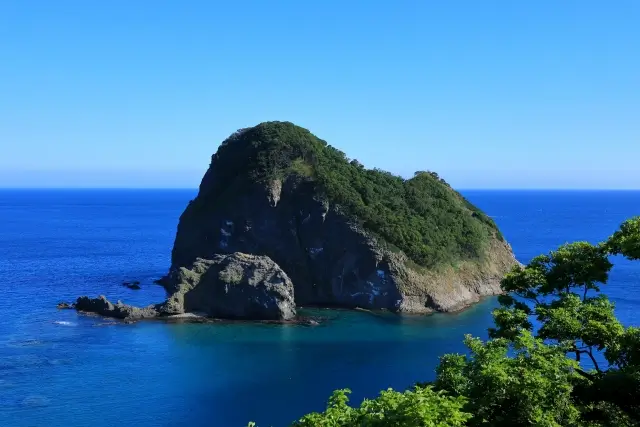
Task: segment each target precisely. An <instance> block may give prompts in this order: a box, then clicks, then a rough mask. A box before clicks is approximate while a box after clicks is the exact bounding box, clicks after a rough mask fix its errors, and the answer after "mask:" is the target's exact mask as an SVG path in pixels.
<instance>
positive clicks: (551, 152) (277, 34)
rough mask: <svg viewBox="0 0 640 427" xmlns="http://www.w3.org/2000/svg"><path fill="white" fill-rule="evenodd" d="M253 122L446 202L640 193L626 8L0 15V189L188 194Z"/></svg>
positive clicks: (267, 6) (178, 8)
mask: <svg viewBox="0 0 640 427" xmlns="http://www.w3.org/2000/svg"><path fill="white" fill-rule="evenodd" d="M266 120H286V121H292V122H294V123H296V124H299V125H301V126H303V127H306V128H308V129H310V130H311V131H312V132H313V133H315V134H316V135H318V136H319V137H321V138H323V139H325V140H327V141H328V142H329V143H330V144H332V145H334V146H336V147H338V148H340V149H341V150H342V151H344V152H346V153H347V155H349V156H350V157H352V158H357V159H358V160H360V161H361V162H362V163H364V164H365V165H366V166H367V167H380V168H383V169H387V170H390V171H392V172H394V173H397V174H401V175H411V174H412V173H413V172H414V171H416V170H426V169H428V170H434V171H437V172H438V173H439V174H440V175H441V176H443V177H444V178H445V179H447V180H448V181H449V182H451V183H452V184H453V185H454V186H456V187H458V188H478V187H480V188H551V187H553V188H640V167H639V164H638V163H639V160H640V1H637V0H629V1H623V0H614V1H602V0H601V1H589V0H581V1H569V0H563V1H558V0H546V1H545V0H536V1H533V0H529V1H512V0H504V1H493V0H484V1H476V0H469V1H455V0H447V1H427V0H422V1H401V0H393V1H391V0H389V1H384V2H383V1H375V0H367V1H356V0H340V1H330V0H322V1H319V0H318V1H310V0H309V1H303V0H296V1H278V0H272V1H266V0H255V1H239V0H234V1H224V2H223V1H214V0H211V1H188V0H182V1H178V0H175V1H163V0H154V1H145V0H135V1H133V0H108V1H106V0H103V1H97V0H96V1H87V0H75V1H71V0H56V1H51V0H41V1H36V0H2V1H0V186H4V187H23V186H32V187H48V186H70V187H87V186H88V187H92V186H96V187H105V186H106V187H195V186H197V185H198V184H199V181H200V177H201V176H202V174H203V173H204V171H205V170H206V168H207V166H208V164H209V160H210V156H211V154H212V153H213V152H214V151H215V150H216V148H217V146H218V145H219V143H220V142H221V141H222V140H223V139H224V138H225V137H226V136H228V135H229V134H230V133H232V132H233V131H235V130H236V129H238V128H242V127H247V126H252V125H255V124H257V123H259V122H262V121H266Z"/></svg>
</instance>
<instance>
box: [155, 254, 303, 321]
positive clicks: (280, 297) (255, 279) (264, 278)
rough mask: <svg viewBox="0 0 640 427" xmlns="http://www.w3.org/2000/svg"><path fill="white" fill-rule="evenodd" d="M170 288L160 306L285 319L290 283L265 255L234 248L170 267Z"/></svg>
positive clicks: (290, 306)
mask: <svg viewBox="0 0 640 427" xmlns="http://www.w3.org/2000/svg"><path fill="white" fill-rule="evenodd" d="M173 276H174V277H172V282H173V283H174V285H173V286H174V293H173V295H171V296H170V297H169V299H168V300H167V301H166V303H165V304H163V305H162V306H161V311H162V312H163V313H165V314H170V315H175V314H181V313H185V312H202V313H206V314H207V315H208V316H210V317H216V318H223V319H251V320H290V319H292V318H294V317H295V315H296V307H295V301H294V296H293V293H294V291H293V283H291V280H290V279H289V277H288V276H287V274H286V273H285V272H284V271H283V270H282V269H281V268H280V267H279V266H278V265H277V264H276V263H275V262H273V261H272V260H271V259H270V258H269V257H266V256H257V255H248V254H243V253H234V254H229V255H214V256H213V257H212V258H211V259H201V258H198V259H197V260H196V261H195V262H194V263H193V265H191V267H190V268H181V269H179V270H177V271H175V272H174V275H173Z"/></svg>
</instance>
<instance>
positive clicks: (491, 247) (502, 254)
mask: <svg viewBox="0 0 640 427" xmlns="http://www.w3.org/2000/svg"><path fill="white" fill-rule="evenodd" d="M287 126H293V125H290V124H288V125H287ZM240 138H242V136H240ZM233 143H234V141H231V142H229V143H228V144H233ZM228 151H229V150H227V152H228ZM219 153H220V151H219V152H218V153H217V154H216V155H214V156H213V159H212V163H211V166H210V168H209V170H208V171H207V173H206V174H205V176H204V177H203V180H202V183H201V185H200V190H199V194H198V196H197V197H196V199H194V200H193V201H191V202H190V203H189V205H188V206H187V208H186V210H185V211H184V213H183V214H182V216H181V217H180V222H179V225H178V230H177V234H176V239H175V243H174V247H173V251H172V267H171V270H170V273H169V275H168V276H167V277H166V278H165V280H164V281H163V284H164V285H165V286H166V287H167V289H168V290H169V291H170V292H175V291H176V289H177V288H178V284H179V282H181V281H184V277H182V276H181V275H180V273H179V272H180V271H182V269H183V268H187V269H191V270H193V267H192V266H196V264H197V263H198V262H202V261H197V260H198V259H214V258H215V257H216V256H217V255H216V254H225V253H234V252H242V253H247V254H255V255H262V256H267V257H269V258H271V259H272V260H273V261H274V262H275V263H277V265H279V266H280V267H281V268H282V270H284V272H286V274H287V275H288V276H289V277H290V278H291V280H292V281H293V284H294V287H295V299H296V303H297V304H298V305H321V306H339V307H347V308H354V307H362V308H367V309H387V310H391V311H396V312H412V313H429V312H433V311H453V310H458V309H461V308H464V307H465V306H467V305H469V304H471V303H474V302H476V301H478V300H479V298H480V297H482V296H485V295H495V294H497V293H499V292H500V280H501V278H502V277H503V275H504V274H505V273H506V272H507V271H508V270H509V269H510V268H511V267H512V266H513V265H515V264H516V260H515V258H514V256H513V253H512V251H511V248H510V247H509V245H508V244H507V243H506V242H504V241H503V240H502V239H501V238H498V237H497V230H488V231H487V233H488V235H490V237H488V238H487V243H486V245H485V249H484V252H485V253H484V254H483V256H482V257H481V258H480V259H477V260H473V261H464V260H461V261H460V262H457V263H455V267H454V266H453V265H443V266H441V267H439V268H437V269H427V268H423V267H420V266H418V265H416V264H415V263H413V262H411V261H410V260H409V258H408V257H407V256H406V255H405V254H404V253H403V252H402V251H399V250H391V249H390V248H391V246H389V245H387V244H384V243H385V242H382V241H380V240H379V238H378V237H377V236H376V235H374V234H373V233H371V232H369V231H368V230H367V229H366V228H365V227H364V226H363V225H361V224H360V223H359V222H358V221H357V218H354V217H353V216H350V215H347V214H346V213H345V212H344V210H343V209H342V207H341V206H340V205H339V204H337V203H334V201H333V200H331V199H330V198H328V197H327V196H326V195H325V193H324V192H323V191H321V190H319V187H318V185H317V182H314V179H313V178H312V177H305V176H302V175H300V174H289V175H284V176H281V177H278V178H275V179H271V180H256V181H255V182H251V183H250V184H247V182H248V180H247V179H246V177H242V176H241V175H240V172H238V174H239V175H238V176H234V175H233V174H232V173H231V172H230V171H229V170H224V171H223V172H220V170H222V169H224V168H225V166H224V165H225V164H228V163H225V162H229V161H230V160H229V159H226V158H225V157H224V156H223V155H221V154H219ZM251 155H253V154H251ZM232 172H233V171H232ZM239 183H241V184H239ZM443 191H451V192H452V191H453V190H452V189H450V188H449V187H447V188H446V189H443ZM463 213H464V214H468V215H472V213H471V212H470V211H468V212H467V211H465V212H463ZM492 233H493V234H492ZM233 300H234V301H237V299H236V298H235V297H234V299H233Z"/></svg>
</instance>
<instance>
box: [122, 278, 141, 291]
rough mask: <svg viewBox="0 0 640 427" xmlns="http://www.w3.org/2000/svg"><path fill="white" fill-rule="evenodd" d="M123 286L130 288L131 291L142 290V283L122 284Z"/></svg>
mask: <svg viewBox="0 0 640 427" xmlns="http://www.w3.org/2000/svg"><path fill="white" fill-rule="evenodd" d="M122 286H124V287H126V288H129V289H133V290H134V291H137V290H139V289H140V282H139V281H137V280H135V281H133V282H122Z"/></svg>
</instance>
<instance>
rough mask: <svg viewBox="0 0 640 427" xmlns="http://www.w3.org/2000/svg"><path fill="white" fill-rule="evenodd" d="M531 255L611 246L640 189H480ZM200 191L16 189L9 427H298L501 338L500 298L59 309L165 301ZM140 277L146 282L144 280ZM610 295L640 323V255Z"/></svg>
mask: <svg viewBox="0 0 640 427" xmlns="http://www.w3.org/2000/svg"><path fill="white" fill-rule="evenodd" d="M464 194H465V195H466V196H467V197H468V198H469V199H470V200H471V201H472V202H473V203H475V204H476V205H478V206H479V207H480V208H482V209H484V210H485V211H486V212H487V213H488V214H489V215H491V216H492V217H493V218H494V219H495V220H496V222H497V223H498V225H499V226H500V228H501V230H502V231H503V233H504V235H505V237H506V238H507V240H508V241H509V242H510V243H511V244H512V246H513V249H514V251H515V253H516V256H517V257H518V259H519V260H520V261H522V262H527V261H528V260H529V259H531V258H532V257H533V256H535V255H538V254H540V253H542V252H547V251H549V250H551V249H554V248H555V247H557V246H558V245H560V244H562V243H564V242H567V241H575V240H588V241H591V242H598V241H601V240H603V239H605V238H606V237H607V236H609V235H610V234H611V233H612V232H614V231H615V229H616V228H617V227H618V225H619V224H620V223H621V222H622V221H623V220H624V219H626V218H628V217H631V216H634V215H640V192H623V191H620V192H596V191H593V192H567V191H556V192H543V191H467V192H464ZM194 196H195V190H47V191H45V190H0V289H1V290H2V292H1V293H0V307H2V320H1V321H0V426H7V427H11V426H20V427H23V426H38V427H39V426H43V427H58V426H60V427H62V426H65V427H67V426H69V427H71V426H94V427H110V426H113V425H123V426H129V425H145V426H172V427H173V426H189V427H199V426H214V427H218V426H220V427H227V426H229V427H232V426H246V424H247V422H248V421H250V420H254V421H257V422H258V424H259V425H260V426H262V427H264V426H270V425H273V426H282V425H288V423H289V422H291V421H293V420H294V419H296V418H297V417H299V416H300V415H302V414H304V413H306V412H309V411H312V410H320V409H322V408H323V406H324V402H325V401H326V399H327V397H328V396H329V394H330V392H331V391H332V390H334V389H336V388H343V387H349V388H351V389H352V390H353V395H352V400H354V401H359V400H361V399H362V398H364V397H373V396H374V395H375V394H376V393H377V392H378V390H380V389H383V388H387V387H393V388H397V389H402V388H406V387H408V386H411V385H412V384H413V383H414V382H416V381H424V380H429V379H432V378H433V375H434V372H433V370H434V367H435V365H436V364H437V362H438V356H439V355H441V354H443V353H445V352H462V351H464V347H463V345H462V343H461V341H462V339H463V336H464V334H465V333H471V334H473V335H476V336H481V337H486V329H487V327H489V326H490V324H491V315H490V311H491V309H492V308H493V307H495V306H496V302H495V299H494V298H490V299H486V300H485V301H483V302H482V303H480V304H477V305H475V306H474V307H472V308H470V309H468V310H466V311H464V312H462V313H459V314H440V315H434V316H430V317H426V316H407V317H402V316H396V315H384V316H375V315H371V314H366V313H360V312H350V311H329V310H319V312H320V314H321V315H323V316H327V317H329V318H330V320H329V321H327V322H326V323H324V324H323V325H321V326H318V327H305V326H291V325H288V326H280V325H260V324H250V323H239V324H238V323H237V324H209V325H196V324H163V323H160V322H140V323H136V324H133V325H125V324H121V323H118V322H114V321H110V320H105V319H100V318H97V317H88V316H83V315H78V314H76V313H75V312H74V311H71V310H57V309H56V303H57V302H58V301H61V300H66V301H73V300H75V298H76V297H77V296H79V295H91V296H97V295H98V294H105V295H107V297H108V298H110V299H111V300H117V299H122V300H123V301H125V302H128V303H132V304H149V303H152V302H158V301H161V300H162V299H164V291H163V289H162V288H160V287H159V286H158V285H154V284H153V280H154V279H157V278H159V277H160V276H162V275H163V274H164V273H165V272H166V270H167V268H168V266H169V262H170V260H169V257H170V252H171V247H172V244H173V238H174V236H175V230H176V226H177V222H178V217H179V215H180V213H181V212H182V210H183V209H184V207H185V206H186V204H187V202H188V201H189V200H190V199H191V198H192V197H194ZM124 280H139V281H141V282H142V285H141V286H142V289H141V290H139V291H134V290H129V289H127V288H125V287H123V286H122V282H123V281H124ZM604 289H605V292H606V293H607V294H608V295H609V296H610V298H612V299H613V301H615V303H616V305H617V306H616V310H617V314H618V317H619V318H620V319H621V320H622V321H623V322H624V323H625V324H627V325H638V324H640V292H639V290H640V263H635V264H633V263H631V262H628V261H626V260H624V259H615V267H614V270H613V273H612V276H611V279H610V283H609V284H608V285H607V286H605V288H604Z"/></svg>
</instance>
